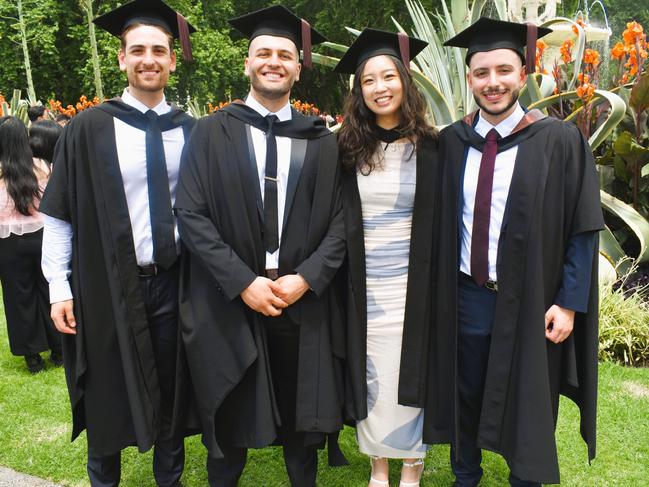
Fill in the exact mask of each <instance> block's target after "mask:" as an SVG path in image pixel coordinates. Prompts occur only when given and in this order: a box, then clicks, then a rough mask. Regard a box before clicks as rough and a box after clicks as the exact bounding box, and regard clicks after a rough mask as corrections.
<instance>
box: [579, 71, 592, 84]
mask: <svg viewBox="0 0 649 487" xmlns="http://www.w3.org/2000/svg"><path fill="white" fill-rule="evenodd" d="M577 80H579V82H580V83H588V82H589V81H590V76H588V75H587V74H585V73H583V72H582V73H579V74H578V75H577Z"/></svg>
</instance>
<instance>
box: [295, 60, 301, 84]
mask: <svg viewBox="0 0 649 487" xmlns="http://www.w3.org/2000/svg"><path fill="white" fill-rule="evenodd" d="M301 72H302V65H301V64H300V63H297V69H296V70H295V81H300V73H301Z"/></svg>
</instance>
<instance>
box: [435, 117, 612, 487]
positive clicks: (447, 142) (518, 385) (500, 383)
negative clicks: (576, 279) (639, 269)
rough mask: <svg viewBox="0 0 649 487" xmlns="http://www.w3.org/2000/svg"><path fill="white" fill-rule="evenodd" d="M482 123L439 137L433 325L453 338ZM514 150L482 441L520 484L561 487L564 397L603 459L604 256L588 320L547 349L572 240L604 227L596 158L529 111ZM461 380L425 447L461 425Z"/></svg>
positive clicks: (575, 136)
mask: <svg viewBox="0 0 649 487" xmlns="http://www.w3.org/2000/svg"><path fill="white" fill-rule="evenodd" d="M473 116H475V114H473V115H471V116H469V117H467V118H465V119H464V120H461V121H458V122H456V123H454V124H453V125H451V126H449V127H447V128H446V129H445V130H444V131H443V132H442V134H441V149H440V154H441V157H442V159H443V160H444V161H446V164H445V168H444V176H443V184H442V187H443V195H442V198H443V205H442V214H441V223H440V227H441V228H442V229H443V231H442V232H441V233H440V235H441V237H442V239H441V243H440V252H439V260H438V262H439V268H438V279H439V280H438V288H437V300H436V313H435V317H436V320H437V324H438V326H444V325H445V326H447V327H448V329H449V330H450V334H451V336H452V337H453V339H454V340H455V336H456V333H457V278H458V269H459V255H458V251H459V235H460V233H459V227H458V224H459V222H460V218H461V211H460V209H461V207H462V206H461V205H462V200H461V198H462V179H463V168H464V161H465V159H466V153H467V151H468V147H469V145H473V146H474V147H476V148H478V149H479V150H481V147H482V145H481V144H483V143H484V141H483V140H482V138H481V137H480V136H479V135H477V134H476V133H475V131H474V130H473V129H472V128H471V123H472V120H473ZM516 144H517V145H518V153H517V156H516V166H515V169H514V173H513V177H512V181H511V186H510V190H509V196H508V200H507V205H506V210H505V217H504V221H503V224H502V229H501V235H500V243H499V251H498V258H497V270H498V297H497V301H496V310H495V316H494V324H493V329H492V334H491V348H490V352H489V361H488V366H487V375H486V384H485V389H484V396H483V402H482V412H481V416H480V425H479V432H478V438H477V445H478V447H481V448H485V449H488V450H491V451H494V452H497V453H500V454H502V455H503V456H504V457H505V459H506V460H507V463H508V464H509V467H510V469H511V470H512V472H513V473H514V475H516V476H518V477H519V478H523V479H526V480H533V481H538V482H543V483H558V482H559V465H558V460H557V450H556V444H555V438H554V430H555V425H556V419H557V413H558V401H559V395H560V394H563V395H565V396H567V397H569V398H570V399H572V400H573V401H574V402H575V403H576V404H577V406H578V407H579V410H580V413H581V427H580V431H581V434H582V437H583V438H584V441H585V442H586V443H587V446H588V458H589V459H592V458H594V456H595V425H596V406H597V347H598V333H597V309H598V295H597V262H598V256H597V251H595V252H594V253H593V255H592V260H591V261H592V274H591V275H592V279H591V284H590V298H589V303H588V312H586V313H576V314H575V323H574V330H573V333H572V334H571V336H570V337H569V338H568V339H567V340H566V341H564V342H563V343H561V344H558V345H556V344H553V343H551V342H550V341H548V340H547V339H546V338H545V331H544V330H545V321H544V316H545V312H546V310H547V309H548V308H549V307H550V306H551V305H552V304H554V299H555V296H556V295H557V291H558V289H559V287H560V285H561V278H562V271H563V264H564V255H565V251H566V245H567V243H568V241H569V239H570V238H571V237H572V236H574V235H577V234H580V233H583V232H592V231H597V230H600V229H602V228H603V226H604V222H603V216H602V211H601V206H600V201H599V183H598V178H597V173H596V170H595V165H594V162H593V157H592V152H591V150H590V148H589V146H588V144H587V142H586V140H585V139H584V138H583V136H582V135H581V134H580V132H579V130H578V129H577V128H576V127H575V126H574V125H572V124H570V123H564V122H561V121H558V120H556V119H552V118H543V117H542V116H541V114H540V112H538V111H532V112H529V113H528V114H526V116H525V118H524V119H523V121H522V122H521V123H520V124H519V126H518V127H517V128H516V129H515V130H514V132H513V133H512V135H510V136H508V137H505V138H503V139H501V140H500V141H499V151H500V150H505V149H506V148H507V147H510V146H512V145H516ZM453 350H455V347H453ZM433 353H435V352H433ZM455 376H456V371H454V372H453V374H452V375H451V376H450V380H448V381H447V383H446V384H444V388H446V389H447V390H448V394H449V395H448V398H449V402H448V406H447V407H446V408H445V409H440V410H437V411H430V412H429V411H426V413H427V416H426V418H425V422H424V442H434V441H435V440H436V439H437V438H438V436H440V435H441V436H446V435H447V434H448V431H445V428H444V425H445V424H446V420H448V419H449V418H455V417H456V415H455V408H456V403H455V398H456V391H455ZM438 425H441V427H438ZM455 441H457V440H455Z"/></svg>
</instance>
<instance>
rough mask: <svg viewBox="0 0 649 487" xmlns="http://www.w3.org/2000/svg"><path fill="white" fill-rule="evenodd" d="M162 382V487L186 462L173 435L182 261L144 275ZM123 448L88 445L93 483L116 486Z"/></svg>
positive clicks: (158, 471) (158, 469) (158, 476)
mask: <svg viewBox="0 0 649 487" xmlns="http://www.w3.org/2000/svg"><path fill="white" fill-rule="evenodd" d="M140 282H141V288H142V294H143V295H144V304H145V308H146V313H147V320H148V323H149V331H150V333H151V341H152V343H153V351H154V354H155V361H156V368H157V370H158V376H159V382H160V399H161V405H160V412H161V428H160V433H159V436H158V439H157V440H156V442H155V445H154V447H153V476H154V478H155V480H156V483H157V484H158V485H159V486H161V487H170V486H174V485H177V484H178V482H179V481H180V477H181V475H182V472H183V468H184V465H185V446H184V442H183V440H178V439H173V438H172V437H171V421H172V413H173V401H174V389H175V376H176V352H177V348H176V344H177V336H178V265H175V266H174V267H173V268H172V269H171V270H169V271H167V272H162V273H161V274H158V275H157V276H152V277H142V278H140ZM120 460H121V452H117V453H115V454H113V455H109V456H97V455H95V454H94V452H93V451H92V448H89V449H88V477H89V478H90V484H91V485H92V487H115V486H117V485H119V481H120V463H121V462H120Z"/></svg>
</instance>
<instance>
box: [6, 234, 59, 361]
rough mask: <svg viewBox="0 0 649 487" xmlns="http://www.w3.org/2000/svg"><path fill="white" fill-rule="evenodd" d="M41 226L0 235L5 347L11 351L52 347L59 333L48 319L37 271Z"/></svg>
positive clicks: (27, 352) (28, 351)
mask: <svg viewBox="0 0 649 487" xmlns="http://www.w3.org/2000/svg"><path fill="white" fill-rule="evenodd" d="M42 242H43V230H39V231H37V232H32V233H26V234H24V235H14V234H11V235H9V236H8V237H7V238H0V281H1V282H2V300H3V301H4V308H5V316H6V318H7V332H8V335H9V348H10V349H11V353H13V354H14V355H32V354H35V353H40V352H44V351H45V350H48V349H49V350H52V351H53V352H57V353H61V337H60V336H59V333H58V332H57V331H56V328H55V327H54V323H53V322H52V320H51V319H50V295H49V290H48V286H47V281H46V280H45V278H44V277H43V273H42V271H41V244H42Z"/></svg>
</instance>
